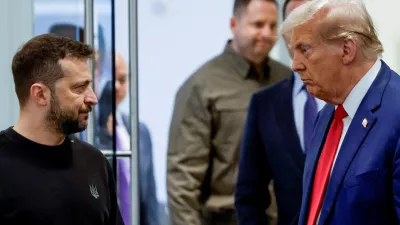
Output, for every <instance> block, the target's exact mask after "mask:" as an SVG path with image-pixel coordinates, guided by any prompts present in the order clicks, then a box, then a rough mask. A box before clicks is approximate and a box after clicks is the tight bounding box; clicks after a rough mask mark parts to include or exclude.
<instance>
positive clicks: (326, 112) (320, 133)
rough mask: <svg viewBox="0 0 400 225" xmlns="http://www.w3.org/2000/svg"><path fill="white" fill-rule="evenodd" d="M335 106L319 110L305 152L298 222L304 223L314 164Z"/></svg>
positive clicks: (308, 204) (307, 209) (308, 203)
mask: <svg viewBox="0 0 400 225" xmlns="http://www.w3.org/2000/svg"><path fill="white" fill-rule="evenodd" d="M334 110H335V107H334V106H332V105H328V104H327V105H326V106H325V107H324V108H323V109H322V110H321V112H320V114H319V118H318V120H317V124H316V127H315V130H314V135H313V137H312V140H311V146H310V149H309V151H308V152H307V158H306V165H305V169H304V184H303V195H304V196H303V203H302V207H301V208H302V210H301V218H300V224H306V223H307V218H308V211H309V206H310V195H311V191H312V185H313V180H314V175H315V169H316V165H317V163H318V158H319V155H320V154H321V150H322V147H323V144H324V143H325V138H326V135H327V133H328V131H329V127H330V124H331V121H332V116H333V112H334Z"/></svg>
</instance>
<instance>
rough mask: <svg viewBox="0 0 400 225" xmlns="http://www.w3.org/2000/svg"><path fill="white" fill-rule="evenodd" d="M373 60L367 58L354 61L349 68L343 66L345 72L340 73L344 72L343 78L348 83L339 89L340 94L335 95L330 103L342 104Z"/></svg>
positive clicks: (372, 63)
mask: <svg viewBox="0 0 400 225" xmlns="http://www.w3.org/2000/svg"><path fill="white" fill-rule="evenodd" d="M375 62H376V59H374V60H368V61H364V62H359V63H356V64H354V65H353V66H352V67H350V68H348V67H346V68H344V70H345V72H343V73H342V74H344V75H343V78H345V79H347V81H346V83H348V85H347V86H343V89H342V91H340V93H342V94H341V95H337V96H335V97H334V100H333V101H332V102H331V104H334V105H340V104H343V103H344V101H345V100H346V98H347V96H349V94H350V92H351V91H352V90H353V88H354V87H355V86H356V85H357V84H358V82H360V80H361V79H362V78H363V77H364V76H365V75H366V74H367V73H368V71H369V70H370V69H371V68H372V66H373V65H374V64H375Z"/></svg>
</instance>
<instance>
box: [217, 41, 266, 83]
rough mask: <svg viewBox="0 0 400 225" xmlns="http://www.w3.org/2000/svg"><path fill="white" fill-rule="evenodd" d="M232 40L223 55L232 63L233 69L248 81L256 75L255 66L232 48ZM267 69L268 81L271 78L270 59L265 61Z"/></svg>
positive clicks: (227, 44)
mask: <svg viewBox="0 0 400 225" xmlns="http://www.w3.org/2000/svg"><path fill="white" fill-rule="evenodd" d="M231 43H232V40H229V41H228V42H227V43H226V45H225V49H224V52H223V55H224V56H226V57H227V58H228V59H229V60H230V61H231V63H232V67H233V68H234V69H235V70H236V71H237V72H238V74H239V75H240V76H241V77H242V78H243V79H247V78H249V77H250V76H253V75H254V73H255V69H254V68H253V66H252V65H251V64H250V63H249V62H248V61H247V60H246V59H245V58H244V57H243V56H242V55H240V54H239V53H237V52H236V51H235V50H234V49H233V48H232V46H231ZM264 66H265V68H264V71H265V72H264V73H265V74H264V79H267V78H268V76H269V67H270V66H269V58H268V59H266V60H265V65H264Z"/></svg>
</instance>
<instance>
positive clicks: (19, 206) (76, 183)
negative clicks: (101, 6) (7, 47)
mask: <svg viewBox="0 0 400 225" xmlns="http://www.w3.org/2000/svg"><path fill="white" fill-rule="evenodd" d="M92 54H93V49H92V48H91V47H89V46H88V45H85V44H83V43H80V42H77V41H73V40H71V39H69V38H65V37H60V36H57V35H52V34H44V35H40V36H37V37H35V38H33V39H32V40H30V41H28V42H27V43H26V44H25V45H24V46H22V48H21V49H20V50H19V51H18V52H17V53H16V55H15V56H14V58H13V62H12V72H13V76H14V82H15V89H16V93H17V96H18V100H19V103H20V117H19V120H18V122H17V124H16V125H15V126H13V127H10V128H8V129H6V130H3V131H1V132H0V224H2V225H11V224H12V225H14V224H15V225H17V224H18V225H19V224H25V225H30V224H32V225H36V224H37V225H39V224H40V225H43V224H46V225H47V224H48V225H50V224H51V225H64V224H65V225H71V224H74V225H79V224H82V225H90V224H93V225H102V224H104V225H114V224H118V225H120V224H123V221H122V219H121V215H120V212H119V208H118V204H117V200H116V194H115V184H114V178H113V173H112V170H111V168H110V166H109V164H108V161H107V160H106V158H105V157H104V156H103V154H102V153H101V152H100V151H99V150H97V149H96V148H94V147H93V146H91V145H89V144H87V143H84V142H81V141H80V140H78V139H77V138H74V137H73V135H71V134H73V133H76V132H80V131H83V130H85V129H86V127H87V123H88V121H87V120H88V114H89V112H90V111H91V110H92V106H93V105H95V104H97V98H96V96H95V94H94V92H93V90H92V88H91V82H92V75H91V73H90V69H89V65H88V62H87V60H88V59H89V58H90V57H92Z"/></svg>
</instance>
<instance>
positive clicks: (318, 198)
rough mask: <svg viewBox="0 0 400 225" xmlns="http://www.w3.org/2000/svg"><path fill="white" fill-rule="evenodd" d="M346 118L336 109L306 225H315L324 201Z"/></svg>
mask: <svg viewBox="0 0 400 225" xmlns="http://www.w3.org/2000/svg"><path fill="white" fill-rule="evenodd" d="M346 116H347V113H346V111H345V110H344V108H343V106H342V105H339V106H338V107H337V108H336V111H335V115H334V118H333V121H332V124H331V127H330V128H329V132H328V136H327V137H326V141H325V144H324V148H323V149H322V152H321V156H320V157H319V161H318V165H317V169H316V172H315V177H314V183H313V187H312V193H311V201H310V211H309V214H308V222H307V225H315V223H316V220H317V218H318V215H319V212H320V210H321V206H322V203H323V200H324V195H325V189H326V186H327V184H328V181H329V177H330V172H331V169H332V164H333V160H334V159H335V155H336V151H337V148H338V146H339V141H340V137H341V136H342V130H343V118H345V117H346Z"/></svg>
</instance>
